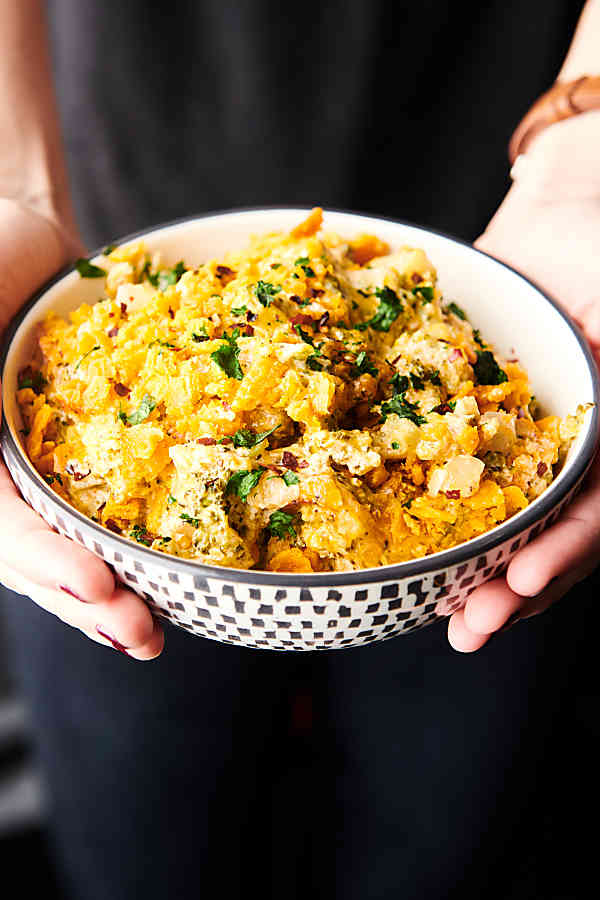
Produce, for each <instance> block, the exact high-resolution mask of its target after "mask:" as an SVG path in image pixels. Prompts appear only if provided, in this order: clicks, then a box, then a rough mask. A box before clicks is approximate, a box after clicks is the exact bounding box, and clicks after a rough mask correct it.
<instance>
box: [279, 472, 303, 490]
mask: <svg viewBox="0 0 600 900" xmlns="http://www.w3.org/2000/svg"><path fill="white" fill-rule="evenodd" d="M281 477H282V478H283V480H284V481H285V483H286V484H287V486H288V487H289V486H290V485H291V484H299V482H300V479H299V478H298V476H297V475H296V473H295V472H292V470H291V469H287V470H286V471H285V472H284V473H283V475H282V476H281Z"/></svg>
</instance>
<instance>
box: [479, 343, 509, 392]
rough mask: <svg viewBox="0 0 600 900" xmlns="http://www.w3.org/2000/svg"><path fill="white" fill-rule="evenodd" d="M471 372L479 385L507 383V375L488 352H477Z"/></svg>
mask: <svg viewBox="0 0 600 900" xmlns="http://www.w3.org/2000/svg"><path fill="white" fill-rule="evenodd" d="M473 371H474V372H475V376H476V378H477V381H478V382H479V384H502V383H503V382H505V381H508V375H507V374H506V372H505V371H504V369H501V368H500V366H499V365H498V363H497V362H496V359H495V357H494V354H493V353H492V352H491V351H490V350H478V351H477V362H476V363H475V365H474V366H473Z"/></svg>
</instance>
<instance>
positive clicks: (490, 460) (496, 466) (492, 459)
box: [483, 450, 504, 472]
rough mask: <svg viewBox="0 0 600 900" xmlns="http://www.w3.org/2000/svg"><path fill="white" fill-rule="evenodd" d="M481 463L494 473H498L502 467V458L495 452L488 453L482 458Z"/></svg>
mask: <svg viewBox="0 0 600 900" xmlns="http://www.w3.org/2000/svg"><path fill="white" fill-rule="evenodd" d="M483 461H484V463H485V465H486V467H487V468H488V469H491V470H492V471H494V472H497V471H499V470H500V469H502V468H503V466H504V457H503V455H502V454H501V453H499V452H498V451H497V450H490V451H488V452H487V453H486V454H485V456H484V457H483Z"/></svg>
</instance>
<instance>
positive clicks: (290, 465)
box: [281, 450, 298, 472]
mask: <svg viewBox="0 0 600 900" xmlns="http://www.w3.org/2000/svg"><path fill="white" fill-rule="evenodd" d="M281 464H282V465H283V466H285V467H286V469H291V470H292V472H295V471H296V469H297V468H298V457H297V456H294V454H293V453H290V451H289V450H284V451H283V453H282V454H281Z"/></svg>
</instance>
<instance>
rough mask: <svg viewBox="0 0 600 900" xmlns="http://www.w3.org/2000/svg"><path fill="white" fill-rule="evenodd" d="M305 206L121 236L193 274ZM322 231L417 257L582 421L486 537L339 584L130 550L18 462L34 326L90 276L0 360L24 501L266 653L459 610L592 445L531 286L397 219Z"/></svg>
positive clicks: (552, 319)
mask: <svg viewBox="0 0 600 900" xmlns="http://www.w3.org/2000/svg"><path fill="white" fill-rule="evenodd" d="M306 213H307V210H304V209H255V210H243V211H232V212H225V213H216V214H210V215H204V216H195V217H192V218H187V219H184V220H181V221H178V222H175V223H171V224H167V225H163V226H159V227H156V228H152V229H150V230H149V231H146V232H142V233H139V234H136V235H130V236H128V237H126V238H123V239H122V240H121V241H119V243H122V242H124V241H128V240H131V239H133V238H140V237H143V239H144V241H145V242H146V245H147V247H148V249H149V250H151V251H154V250H160V251H161V253H162V256H163V259H164V261H165V262H166V263H168V264H169V263H170V264H174V263H175V262H176V261H177V260H179V259H182V258H183V259H184V260H186V262H188V263H200V262H203V261H204V260H206V259H210V258H213V257H217V256H220V255H221V254H223V253H225V252H226V251H228V250H231V249H236V248H239V247H242V246H243V245H244V244H245V242H246V241H247V239H248V237H249V236H250V235H251V234H256V233H260V232H268V231H276V230H287V229H290V228H292V227H293V226H294V225H295V224H297V223H298V222H299V221H301V220H302V219H303V218H304V217H305V215H306ZM325 227H326V228H327V229H328V230H332V231H337V232H339V233H340V234H342V235H344V236H348V237H352V236H353V235H356V234H358V233H361V232H371V233H374V234H377V235H378V236H379V237H381V238H383V239H384V240H386V241H388V243H389V244H390V245H391V246H392V248H394V247H397V246H399V245H402V244H412V245H414V246H417V247H422V248H424V250H425V251H426V253H427V254H428V255H429V256H430V258H431V259H432V261H433V263H434V265H435V266H436V268H437V270H438V276H439V284H440V287H441V289H442V291H443V293H444V297H445V298H446V299H447V300H456V301H457V302H458V303H460V305H461V306H462V307H463V308H464V309H465V310H466V312H467V314H468V315H469V318H470V320H471V321H472V322H474V324H475V325H476V327H478V328H480V329H481V330H482V331H483V332H484V333H486V334H488V335H489V336H490V338H491V339H492V341H493V343H494V345H495V346H496V347H497V349H498V350H499V351H500V352H501V353H503V354H505V355H508V356H518V357H519V360H520V361H522V363H523V364H524V366H525V368H526V370H527V371H528V373H529V376H530V379H531V383H532V384H533V385H534V389H535V392H536V397H537V399H538V400H539V402H540V404H541V407H542V409H545V411H551V412H553V413H556V414H558V415H561V416H564V415H567V414H568V413H572V412H574V411H575V409H576V408H577V406H578V405H579V404H581V403H590V404H593V406H591V407H590V409H589V410H588V411H587V413H586V415H585V418H584V423H583V426H582V428H581V431H580V433H579V435H578V437H577V439H576V441H575V442H574V443H573V445H572V447H571V449H570V451H569V454H568V457H567V459H566V462H565V464H564V466H563V468H562V470H561V471H560V473H559V474H558V476H557V477H556V479H555V480H554V481H553V482H552V484H551V485H550V486H549V487H548V489H547V490H546V491H545V492H544V493H543V494H542V495H541V496H540V497H538V498H537V499H536V500H535V501H533V502H532V503H531V504H530V505H529V506H528V507H527V508H526V509H524V510H522V511H521V512H519V513H517V514H516V515H515V516H513V517H512V518H511V519H509V520H507V521H506V522H504V523H502V524H501V525H499V526H498V527H496V528H494V529H493V530H491V531H489V532H487V533H486V534H483V535H481V536H479V537H477V538H475V539H473V540H470V541H467V542H465V543H463V544H459V545H458V546H456V547H453V548H451V549H449V550H444V551H441V552H438V553H435V554H432V555H430V556H427V557H424V558H422V559H417V560H411V561H407V562H402V563H399V564H396V565H389V566H382V567H379V568H373V569H363V570H358V571H353V572H343V573H332V572H328V573H314V574H309V575H302V574H286V573H271V572H263V571H246V570H239V569H230V568H221V567H218V566H208V565H204V564H200V563H196V562H194V561H191V560H184V559H178V558H175V557H172V556H168V555H166V554H164V553H160V552H157V551H154V550H151V549H148V548H146V547H144V546H143V545H140V544H137V543H133V542H132V541H130V540H128V539H127V538H123V537H120V536H118V535H116V534H113V533H112V532H110V531H108V530H106V529H104V528H102V527H101V526H99V525H96V524H95V523H94V522H93V521H91V519H88V518H86V517H85V516H83V515H81V514H80V513H79V512H77V511H76V510H75V509H73V508H72V507H71V506H69V505H68V504H67V503H65V502H64V501H63V500H62V499H61V498H60V497H58V496H57V495H56V494H55V493H54V492H53V491H52V490H51V489H50V488H49V487H48V485H47V484H46V483H45V482H44V480H43V479H42V478H41V476H40V475H39V474H38V473H37V471H36V470H35V468H34V467H33V465H32V464H31V463H30V461H29V459H28V458H27V456H26V453H25V450H24V447H23V442H22V438H21V434H20V431H19V429H20V428H21V427H22V422H21V419H20V413H19V409H18V406H17V402H16V398H15V391H16V384H17V373H18V372H19V370H20V369H21V368H23V367H24V366H25V365H26V364H27V362H28V361H29V354H30V352H31V349H32V347H33V343H34V339H35V337H34V333H35V328H36V325H37V323H39V322H40V320H41V319H43V318H44V316H45V314H46V313H47V312H48V311H50V310H54V311H56V312H58V313H59V314H66V313H68V312H69V311H70V310H72V309H74V308H75V307H76V306H78V305H79V304H80V303H81V302H83V301H87V302H90V303H93V302H95V301H96V300H97V299H98V286H97V284H96V283H95V282H94V280H93V279H81V278H80V276H79V275H78V274H77V272H75V271H74V270H73V268H70V269H67V270H65V271H63V272H61V273H59V275H58V276H57V277H55V278H54V279H53V280H52V281H51V282H49V283H48V284H47V285H45V286H44V287H43V288H42V289H41V290H40V291H39V292H38V293H37V294H36V295H35V296H34V297H33V298H32V299H31V301H30V302H29V303H28V304H27V306H26V307H25V308H24V309H23V310H22V311H21V312H20V313H19V315H18V316H17V317H16V319H15V320H14V322H13V323H12V324H11V327H10V328H9V330H8V333H7V335H6V338H5V342H4V348H3V353H2V368H3V372H2V381H3V403H4V416H3V423H2V433H1V447H2V452H3V454H4V459H5V460H6V464H7V466H8V468H9V470H10V473H11V475H12V477H13V479H14V481H15V482H16V484H17V486H18V487H19V490H20V491H21V493H22V495H23V497H24V498H25V500H26V501H27V502H28V503H29V504H30V505H31V506H32V507H33V508H34V509H35V510H37V512H38V513H39V514H40V515H41V516H42V517H43V518H44V519H45V520H46V521H47V522H48V523H49V524H50V525H51V526H52V527H53V528H54V529H56V530H57V531H59V532H60V533H62V534H64V535H66V536H67V537H69V538H71V539H72V540H74V541H77V542H79V543H80V544H83V545H84V546H85V547H87V548H88V549H89V550H91V551H92V553H95V554H96V555H97V556H100V557H101V558H102V559H104V560H105V561H106V563H107V564H108V565H109V566H110V567H111V568H112V569H113V570H114V572H115V573H116V575H117V576H118V578H119V579H120V580H121V581H122V582H124V583H125V584H126V585H128V586H129V587H130V588H131V589H132V590H134V591H136V592H137V593H138V594H140V595H141V596H142V597H143V598H144V599H145V600H146V601H147V603H148V605H149V606H150V608H151V610H152V612H153V614H155V615H156V616H159V617H162V618H164V619H167V620H168V621H170V622H172V623H173V624H174V625H177V626H179V627H180V628H184V629H186V630H187V631H189V632H190V633H192V634H196V635H200V636H202V637H206V638H211V639H213V640H218V641H222V642H225V643H231V644H238V645H244V646H247V647H253V648H271V649H274V650H330V649H335V648H343V647H353V646H358V645H364V644H369V643H372V642H373V641H378V640H385V639H387V638H391V637H395V636H397V635H400V634H407V633H409V632H411V631H414V630H415V629H417V628H419V627H421V626H423V625H427V624H430V623H432V622H435V621H436V620H438V619H440V618H441V617H444V616H447V615H449V614H450V613H452V612H453V611H454V610H456V609H459V608H460V607H461V606H462V605H464V603H465V601H466V598H467V597H468V595H469V594H470V593H471V591H473V590H474V589H475V588H476V587H477V586H478V585H480V584H482V583H483V582H485V581H487V580H488V579H490V578H494V577H495V576H496V575H498V574H499V573H501V572H502V571H503V570H504V569H505V568H506V566H507V564H508V562H509V561H510V559H511V558H512V557H513V556H514V554H515V553H517V551H518V550H519V549H520V548H521V547H523V546H524V545H525V544H526V543H527V542H528V541H530V540H532V539H533V538H535V537H536V536H537V535H538V534H539V533H540V532H541V531H542V529H544V528H546V527H547V526H549V525H551V524H552V523H553V522H554V521H555V520H556V519H557V518H558V516H559V515H560V514H561V512H562V511H563V509H564V508H565V506H566V505H567V503H569V501H570V500H572V498H573V496H574V495H575V493H576V492H577V490H578V489H579V487H580V486H581V483H582V480H583V478H584V476H585V474H586V472H587V470H588V468H589V466H590V464H591V462H592V459H593V457H594V453H595V449H596V443H597V436H598V424H599V423H598V405H597V404H598V376H597V371H596V367H595V363H594V360H593V356H592V354H591V352H590V350H589V348H588V346H587V344H586V341H585V339H584V338H583V336H582V335H581V333H580V332H579V330H578V328H577V327H576V326H575V325H574V323H573V322H572V321H571V320H570V319H569V318H568V317H567V316H566V315H565V313H564V312H562V311H561V310H560V309H559V307H558V306H557V305H556V303H554V302H553V301H552V300H551V299H550V298H549V297H547V296H546V295H545V294H544V293H543V292H542V291H541V290H540V289H539V288H538V287H536V286H535V285H534V284H532V283H531V282H530V281H528V280H527V279H526V278H524V277H523V276H522V275H520V274H518V273H517V272H515V271H514V270H513V269H511V268H510V267H509V266H507V265H504V264H503V263H500V262H498V261H497V260H495V259H493V258H492V257H490V256H488V255H486V254H485V253H482V252H480V251H478V250H475V249H474V248H473V247H471V246H470V245H468V244H465V243H463V242H462V241H460V240H457V239H456V238H452V237H449V236H447V235H444V234H440V233H437V232H434V231H430V230H427V229H424V228H420V227H417V226H414V225H410V224H407V223H403V222H396V221H390V220H388V219H381V218H371V217H367V216H364V215H360V214H354V213H348V212H333V211H330V212H326V213H325Z"/></svg>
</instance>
